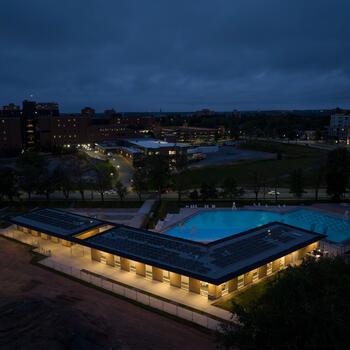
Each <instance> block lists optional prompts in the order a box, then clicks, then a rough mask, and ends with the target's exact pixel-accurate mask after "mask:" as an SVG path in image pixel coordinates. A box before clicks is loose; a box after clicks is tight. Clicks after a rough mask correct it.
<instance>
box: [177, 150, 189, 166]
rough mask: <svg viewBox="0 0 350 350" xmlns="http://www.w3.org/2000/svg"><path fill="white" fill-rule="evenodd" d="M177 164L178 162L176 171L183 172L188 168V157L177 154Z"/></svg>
mask: <svg viewBox="0 0 350 350" xmlns="http://www.w3.org/2000/svg"><path fill="white" fill-rule="evenodd" d="M175 162H176V170H177V171H183V170H184V169H186V168H187V166H188V160H187V155H185V154H183V153H179V152H177V153H176V158H175Z"/></svg>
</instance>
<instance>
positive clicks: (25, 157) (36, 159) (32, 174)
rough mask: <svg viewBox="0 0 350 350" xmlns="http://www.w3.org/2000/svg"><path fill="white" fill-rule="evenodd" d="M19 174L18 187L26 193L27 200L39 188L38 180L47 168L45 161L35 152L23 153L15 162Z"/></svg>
mask: <svg viewBox="0 0 350 350" xmlns="http://www.w3.org/2000/svg"><path fill="white" fill-rule="evenodd" d="M16 166H17V168H18V172H19V187H20V189H21V190H22V191H24V192H26V193H27V195H28V199H30V198H31V195H32V193H33V192H34V191H36V190H37V189H38V188H39V184H38V180H39V177H40V175H41V174H43V173H44V172H45V171H46V169H47V166H48V162H47V160H46V159H45V158H44V157H43V156H41V155H39V154H38V153H36V152H29V151H27V152H24V153H23V154H21V155H20V156H19V157H18V158H17V161H16Z"/></svg>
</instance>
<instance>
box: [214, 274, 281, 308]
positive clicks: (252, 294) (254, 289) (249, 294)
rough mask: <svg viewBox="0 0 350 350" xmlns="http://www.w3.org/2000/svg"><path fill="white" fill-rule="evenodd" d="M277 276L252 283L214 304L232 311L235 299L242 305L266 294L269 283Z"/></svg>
mask: <svg viewBox="0 0 350 350" xmlns="http://www.w3.org/2000/svg"><path fill="white" fill-rule="evenodd" d="M275 277H276V275H272V276H270V277H267V278H265V279H263V280H262V281H260V282H258V283H254V284H253V285H251V286H250V287H248V288H247V289H244V290H242V291H241V292H238V293H235V294H233V295H231V296H229V297H227V298H223V300H219V301H217V302H215V303H214V304H213V305H214V306H217V307H220V308H221V309H225V310H228V311H231V305H232V300H234V301H235V302H236V303H238V304H240V305H248V304H250V303H251V302H252V301H253V300H255V299H256V298H258V297H259V296H261V295H262V294H264V292H265V290H266V288H267V286H268V284H269V283H270V282H271V281H272V280H273V279H274V278H275Z"/></svg>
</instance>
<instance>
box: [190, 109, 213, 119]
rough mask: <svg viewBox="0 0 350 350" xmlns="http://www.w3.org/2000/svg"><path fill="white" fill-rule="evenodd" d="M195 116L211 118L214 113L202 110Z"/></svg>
mask: <svg viewBox="0 0 350 350" xmlns="http://www.w3.org/2000/svg"><path fill="white" fill-rule="evenodd" d="M195 115H196V116H197V117H211V116H213V115H215V112H214V111H211V110H210V109H208V108H203V109H201V110H200V111H196V113H195Z"/></svg>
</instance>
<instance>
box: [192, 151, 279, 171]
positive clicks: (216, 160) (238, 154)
mask: <svg viewBox="0 0 350 350" xmlns="http://www.w3.org/2000/svg"><path fill="white" fill-rule="evenodd" d="M271 158H276V155H275V154H272V153H266V152H257V151H248V150H243V149H238V148H236V147H232V146H223V147H220V148H219V152H215V153H208V154H207V156H206V158H205V159H203V160H201V161H199V162H196V163H193V164H192V165H191V167H196V166H202V165H213V164H230V163H233V162H236V161H239V160H260V159H271Z"/></svg>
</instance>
